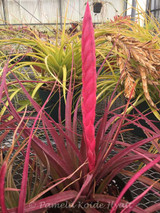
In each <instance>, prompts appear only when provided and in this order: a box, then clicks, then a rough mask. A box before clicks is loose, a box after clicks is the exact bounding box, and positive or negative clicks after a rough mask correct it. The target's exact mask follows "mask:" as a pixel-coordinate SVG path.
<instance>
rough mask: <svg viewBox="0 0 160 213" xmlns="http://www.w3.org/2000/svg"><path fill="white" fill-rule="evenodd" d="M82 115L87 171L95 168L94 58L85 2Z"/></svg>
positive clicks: (92, 30) (92, 36) (91, 30)
mask: <svg viewBox="0 0 160 213" xmlns="http://www.w3.org/2000/svg"><path fill="white" fill-rule="evenodd" d="M82 83H83V87H82V98H83V101H82V114H83V128H84V139H85V143H86V147H87V157H88V163H89V169H90V171H92V170H93V169H94V167H95V160H96V156H95V128H94V121H95V109H96V86H97V84H96V56H95V39H94V29H93V24H92V17H91V13H90V9H89V3H88V2H87V6H86V11H85V15H84V18H83V28H82Z"/></svg>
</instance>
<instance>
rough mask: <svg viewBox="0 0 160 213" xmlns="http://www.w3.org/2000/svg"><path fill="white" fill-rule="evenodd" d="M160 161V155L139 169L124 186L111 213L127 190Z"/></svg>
mask: <svg viewBox="0 0 160 213" xmlns="http://www.w3.org/2000/svg"><path fill="white" fill-rule="evenodd" d="M159 161H160V156H159V157H157V158H156V159H155V160H153V161H152V162H150V163H148V164H147V165H146V166H144V167H143V168H142V169H141V170H139V171H138V172H137V173H136V174H135V175H134V176H133V177H132V178H131V179H130V180H129V181H128V183H127V184H126V186H125V187H124V188H123V190H122V191H121V193H120V195H119V196H118V198H117V200H116V202H115V204H114V206H113V208H112V210H111V213H116V206H118V204H119V202H120V200H121V199H122V197H123V195H124V194H125V192H126V191H127V190H128V189H129V187H130V186H131V185H132V184H133V183H134V182H135V181H136V180H137V179H138V178H139V177H140V176H141V175H142V174H143V173H144V172H146V171H147V170H149V169H150V168H152V167H153V166H154V165H155V164H156V163H158V162H159Z"/></svg>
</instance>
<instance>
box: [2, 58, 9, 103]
mask: <svg viewBox="0 0 160 213" xmlns="http://www.w3.org/2000/svg"><path fill="white" fill-rule="evenodd" d="M9 70H10V69H9V68H8V62H7V63H6V64H5V66H4V68H3V73H2V78H1V85H0V101H1V99H2V93H3V89H4V85H5V82H6V74H7V72H8V71H9Z"/></svg>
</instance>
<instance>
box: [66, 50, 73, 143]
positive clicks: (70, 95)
mask: <svg viewBox="0 0 160 213" xmlns="http://www.w3.org/2000/svg"><path fill="white" fill-rule="evenodd" d="M73 59H74V58H73V52H72V67H71V76H70V82H69V89H68V93H67V100H66V108H65V127H66V132H67V134H68V135H69V137H70V138H71V139H72V140H73V135H72V133H71V132H70V131H71V129H72V122H71V114H72V100H73V92H72V89H71V88H72V74H73V62H74V60H73ZM68 130H69V131H68Z"/></svg>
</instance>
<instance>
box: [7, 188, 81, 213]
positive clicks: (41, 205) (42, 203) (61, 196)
mask: <svg viewBox="0 0 160 213" xmlns="http://www.w3.org/2000/svg"><path fill="white" fill-rule="evenodd" d="M76 196H77V192H76V191H73V190H68V191H64V192H59V193H57V194H55V195H52V196H49V197H46V198H43V199H40V200H38V201H36V202H33V203H30V204H26V205H25V207H24V211H25V213H27V212H29V213H31V212H32V213H34V212H35V213H37V212H44V210H46V209H48V208H49V207H54V206H56V204H59V203H62V202H66V201H68V200H72V199H74V198H75V197H76ZM66 203H67V202H66ZM66 205H67V204H66ZM8 212H9V213H16V212H17V208H14V209H10V210H8ZM53 212H54V209H53Z"/></svg>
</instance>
